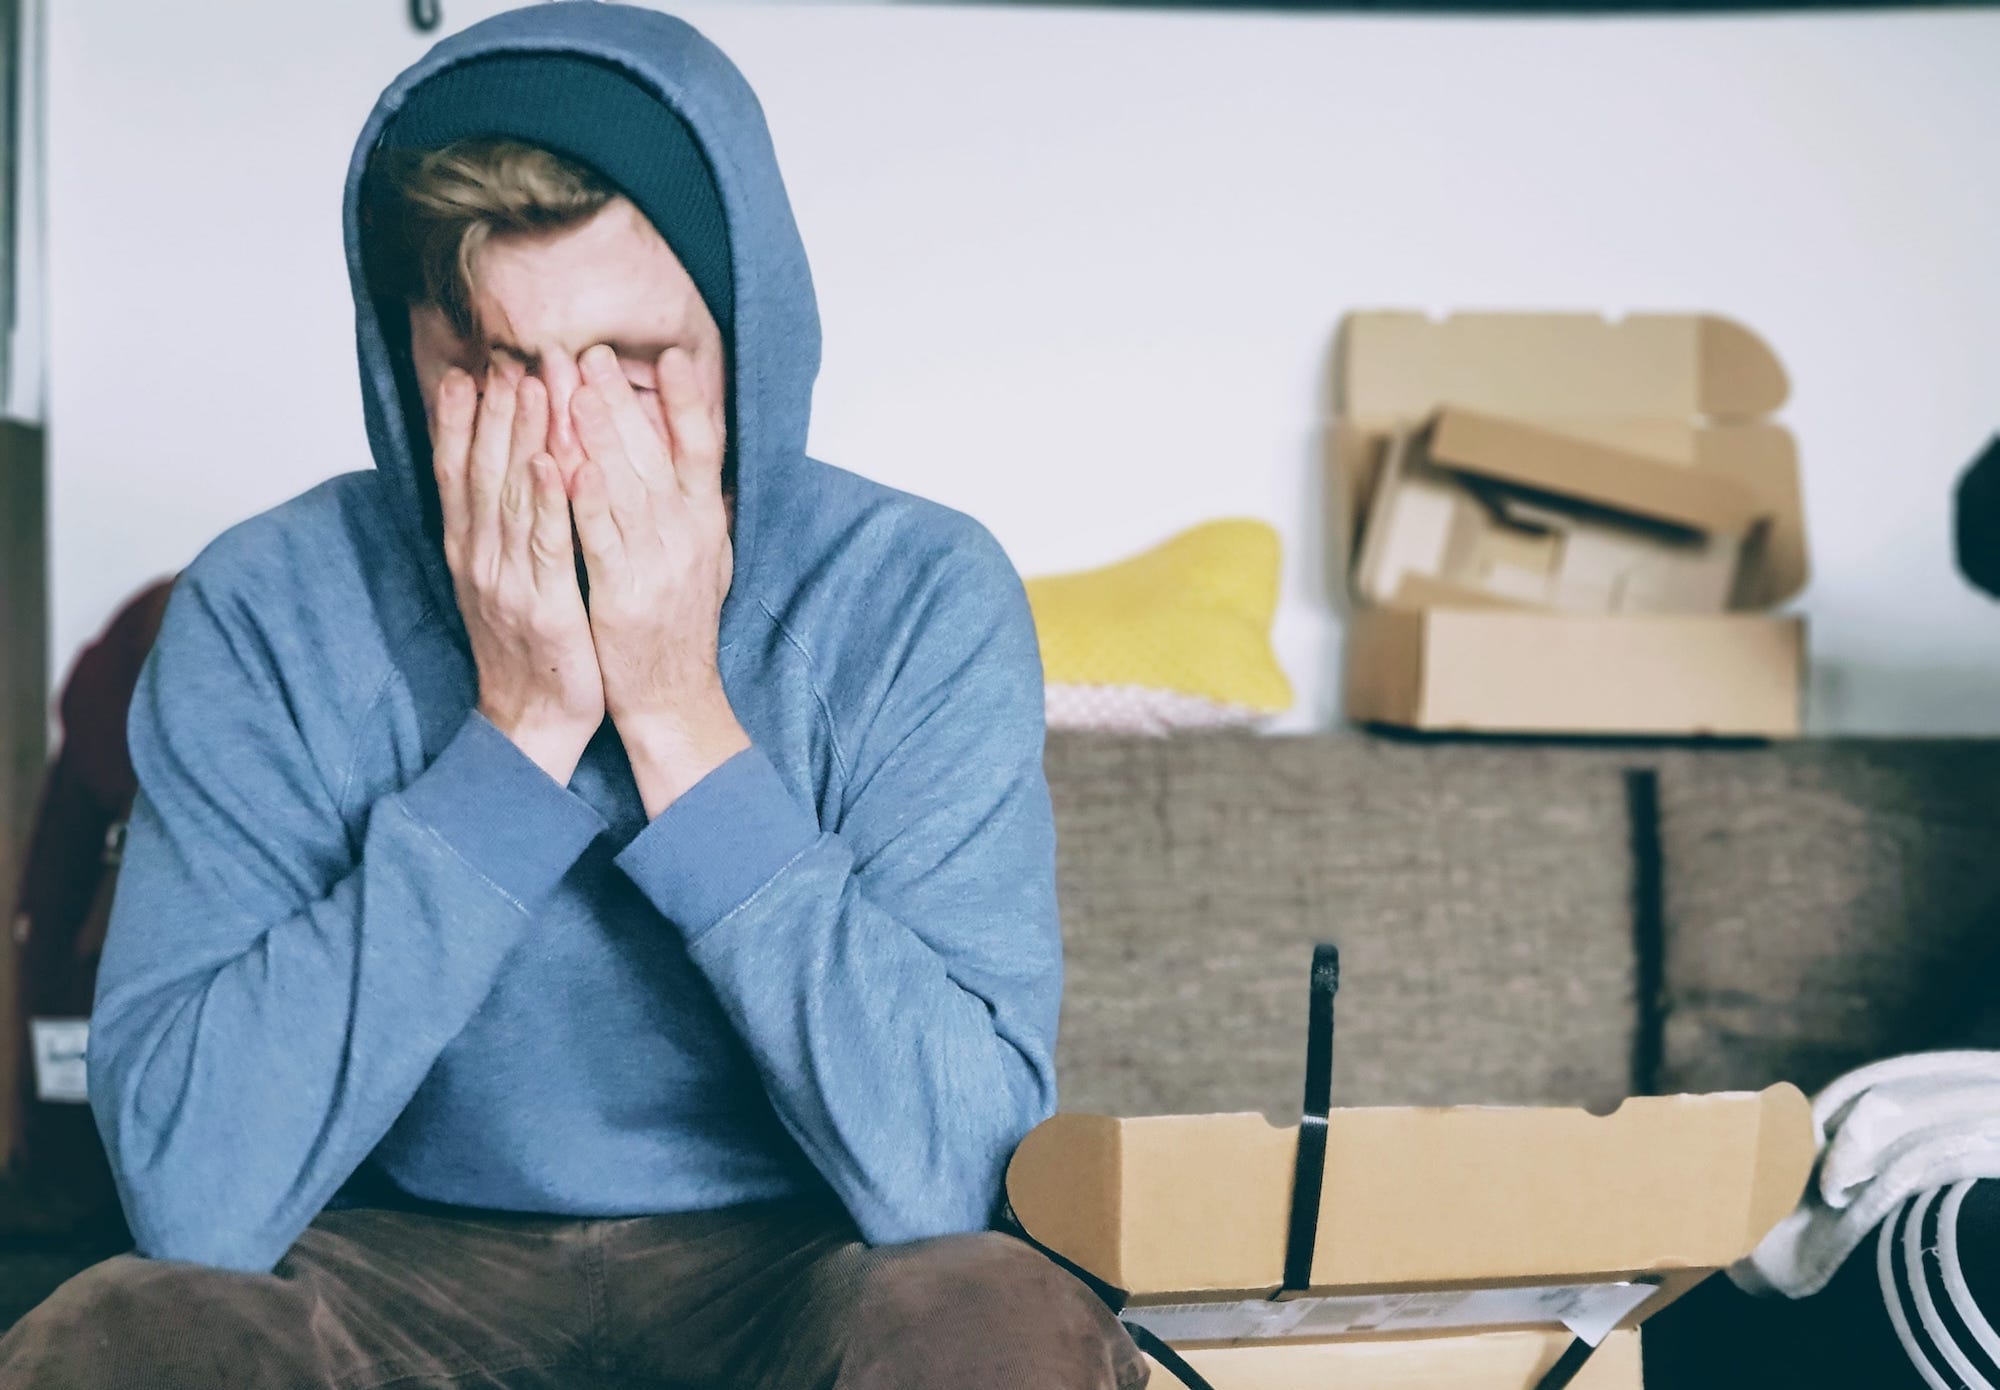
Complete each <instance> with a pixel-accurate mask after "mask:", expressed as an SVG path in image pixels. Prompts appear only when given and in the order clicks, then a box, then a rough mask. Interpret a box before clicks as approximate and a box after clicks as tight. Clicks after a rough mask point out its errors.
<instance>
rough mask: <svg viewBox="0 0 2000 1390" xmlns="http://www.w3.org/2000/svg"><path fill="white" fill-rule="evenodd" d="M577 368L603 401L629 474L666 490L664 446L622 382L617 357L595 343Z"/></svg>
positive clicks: (668, 475) (669, 468)
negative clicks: (629, 470)
mask: <svg viewBox="0 0 2000 1390" xmlns="http://www.w3.org/2000/svg"><path fill="white" fill-rule="evenodd" d="M578 365H579V367H580V368H581V370H582V372H583V377H584V380H585V381H587V382H589V383H590V385H591V387H592V388H593V390H595V391H596V393H597V394H598V396H599V397H600V398H601V399H602V400H603V402H604V404H605V407H606V409H607V411H608V412H609V415H610V420H611V427H612V428H613V429H614V430H616V431H617V433H618V439H619V442H620V443H621V444H622V445H623V446H624V453H625V458H626V460H627V462H628V463H629V464H630V465H631V468H632V471H633V472H634V473H635V474H637V475H638V477H639V479H640V481H641V482H643V483H644V484H645V485H646V486H647V487H648V488H649V489H655V490H657V489H661V488H664V487H666V486H667V485H668V484H669V483H671V482H672V481H673V476H674V475H673V465H672V464H671V462H669V460H668V458H667V450H666V446H665V444H664V442H663V441H662V440H661V439H660V435H659V431H658V430H656V429H654V427H653V425H652V422H651V421H649V420H648V419H647V418H646V408H645V407H644V406H642V405H641V404H640V403H639V393H638V392H636V391H634V390H633V389H632V383H631V382H630V381H627V380H626V379H625V373H624V371H623V370H622V369H621V368H620V367H619V365H618V355H617V354H616V353H614V352H613V351H612V350H611V349H610V348H609V347H607V346H605V345H604V344H602V343H599V344H596V345H595V346H593V347H591V348H589V349H587V350H586V351H585V352H584V354H583V359H582V361H581V362H580V363H579V364H578ZM614 495H615V494H614Z"/></svg>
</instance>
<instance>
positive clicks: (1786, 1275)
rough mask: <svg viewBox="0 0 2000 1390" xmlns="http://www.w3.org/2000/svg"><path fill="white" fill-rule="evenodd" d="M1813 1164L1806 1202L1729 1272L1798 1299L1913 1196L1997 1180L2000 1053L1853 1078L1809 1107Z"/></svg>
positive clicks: (1924, 1056) (1751, 1286)
mask: <svg viewBox="0 0 2000 1390" xmlns="http://www.w3.org/2000/svg"><path fill="white" fill-rule="evenodd" d="M1813 1126H1814V1129H1815V1131H1816V1135H1817V1138H1818V1140H1819V1145H1820V1159H1819V1164H1818V1166H1817V1167H1816V1168H1815V1170H1814V1175H1813V1181H1812V1183H1811V1185H1810V1186H1808V1187H1807V1189H1806V1194H1805V1198H1804V1200H1803V1201H1801V1202H1800V1203H1799V1205H1798V1207H1797V1208H1796V1209H1794V1210H1793V1211H1792V1212H1791V1214H1789V1215H1788V1216H1786V1217H1785V1218H1784V1219H1783V1220H1782V1221H1780V1222H1779V1223H1778V1224H1777V1226H1776V1227H1775V1228H1773V1229H1772V1231H1771V1232H1770V1234H1768V1235H1767V1236H1765V1237H1764V1239H1763V1241H1762V1243H1760V1244H1759V1245H1758V1246H1757V1248H1756V1250H1755V1251H1753V1252H1752V1253H1751V1255H1750V1257H1749V1258H1748V1259H1746V1260H1744V1261H1742V1262H1740V1263H1739V1264H1737V1265H1735V1266H1734V1267H1733V1268H1731V1270H1730V1271H1729V1276H1730V1278H1731V1279H1733V1280H1735V1282H1736V1283H1737V1285H1738V1286H1739V1287H1741V1288H1743V1289H1746V1290H1748V1291H1750V1292H1752V1293H1769V1292H1777V1293H1782V1294H1785V1295H1787V1296H1789V1297H1791V1298H1805V1297H1807V1296H1808V1295H1810V1294H1814V1293H1817V1292H1819V1290H1821V1289H1822V1288H1824V1287H1826V1284H1827V1281H1829V1280H1830V1279H1832V1278H1833V1276H1834V1272H1835V1271H1836V1270H1838V1269H1839V1268H1840V1265H1841V1262H1842V1261H1843V1260H1845V1259H1846V1258H1847V1256H1848V1255H1850V1254H1852V1253H1853V1251H1854V1250H1855V1248H1856V1247H1857V1246H1859V1245H1860V1244H1861V1242H1862V1240H1864V1239H1865V1238H1866V1237H1867V1235H1868V1233H1869V1231H1871V1230H1873V1229H1874V1228H1875V1226H1876V1225H1877V1224H1878V1223H1879V1222H1880V1221H1881V1220H1882V1219H1883V1218H1884V1217H1885V1216H1887V1215H1888V1214H1889V1213H1890V1212H1891V1211H1893V1210H1894V1209H1895V1207H1896V1205H1897V1203H1899V1202H1901V1201H1902V1200H1904V1199H1905V1198H1907V1197H1909V1196H1910V1195H1911V1194H1912V1193H1915V1192H1921V1191H1924V1190H1925V1189H1927V1188H1934V1187H1944V1186H1947V1185H1949V1184H1951V1183H1955V1182H1962V1181H1965V1180H1967V1179H1970V1178H2000V1052H1918V1053H1911V1054H1909V1055H1907V1056H1903V1057H1892V1058H1890V1059H1889V1060H1887V1061H1884V1062H1877V1063H1875V1064H1873V1065H1872V1066H1866V1067H1862V1068H1860V1069H1858V1070H1856V1071H1851V1072H1849V1073H1848V1074H1847V1075H1845V1076H1843V1077H1841V1078H1840V1079H1839V1080H1837V1081H1835V1082H1834V1083H1833V1084H1832V1085H1830V1086H1828V1087H1827V1088H1826V1089H1825V1090H1824V1091H1822V1092H1820V1094H1819V1095H1818V1096H1816V1097H1815V1098H1814V1100H1813Z"/></svg>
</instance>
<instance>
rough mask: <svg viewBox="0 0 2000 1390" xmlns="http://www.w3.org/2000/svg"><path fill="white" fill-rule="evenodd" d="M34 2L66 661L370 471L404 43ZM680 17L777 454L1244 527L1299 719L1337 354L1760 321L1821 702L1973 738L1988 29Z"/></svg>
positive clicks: (1069, 524) (1980, 685) (471, 10)
mask: <svg viewBox="0 0 2000 1390" xmlns="http://www.w3.org/2000/svg"><path fill="white" fill-rule="evenodd" d="M494 8H499V6H495V5H490V4H485V3H480V4H475V3H471V2H470V0H447V3H446V5H445V10H446V17H447V20H448V22H451V23H454V24H464V23H468V22H470V21H472V20H473V19H475V18H477V17H479V16H480V15H483V14H485V13H488V12H490V11H491V10H492V9H494ZM51 10H52V13H51V15H50V26H51V29H52V34H51V50H50V76H51V80H50V87H51V101H52V107H51V112H50V124H51V139H52V144H51V159H50V164H51V172H52V183H51V189H50V195H51V208H50V215H51V228H50V231H51V235H50V242H51V246H52V250H53V266H52V302H53V323H52V345H53V352H52V378H51V385H52V393H51V419H52V421H53V439H52V442H53V459H52V464H53V488H52V491H53V501H52V507H53V516H52V528H53V546H54V561H53V565H54V574H53V589H54V600H53V601H54V613H53V624H54V629H53V630H54V640H55V643H56V650H55V658H56V674H57V675H60V674H61V672H62V669H63V666H64V665H65V663H66V661H67V658H68V655H69V654H70V653H72V652H73V651H74V649H75V648H76V647H77V645H78V644H80V643H81V642H82V641H84V640H85V639H86V638H87V637H88V636H89V635H90V633H91V632H93V631H94V630H95V629H96V627H97V626H98V625H99V624H100V623H101V622H102V621H103V620H104V619H105V617H106V616H107V615H108V613H109V612H110V610H111V608H112V607H113V605H115V603H116V602H117V601H118V600H119V599H120V598H121V597H122V596H123V595H124V594H126V593H127V592H128V591H130V590H131V589H133V588H134V587H136V586H137V585H138V584H139V583H140V582H142V581H143V580H144V579H146V578H147V577H149V576H151V575H153V574H155V573H157V572H161V571H164V570H168V569H170V568H172V567H174V566H176V565H178V564H180V563H183V562H184V561H185V560H186V559H187V558H188V557H189V556H190V555H191V554H192V553H193V552H194V550H195V549H196V548H197V547H198V546H199V545H200V544H201V542H202V541H203V540H204V539H205V538H207V537H208V536H209V535H211V534H213V533H214V532H215V531H217V530H218V529H220V528H221V527H222V526H224V525H225V524H227V523H229V522H231V521H233V520H235V519H236V518H238V517H241V516H244V515H246V514H249V513H251V512H253V511H256V510H258V509H261V508H263V507H265V506H268V505H270V504H272V503H274V502H276V501H278V500H280V499H282V498H284V497H286V496H289V495H291V494H292V493H295V492H297V491H299V490H300V489H302V488H304V487H305V486H307V485H309V484H310V483H312V482H314V481H316V480H317V479H319V478H322V477H324V476H326V475H328V474H330V473H333V472H337V471H340V470H343V469H348V468H353V467H357V466H364V465H365V464H366V462H367V454H366V444H365V440H364V438H363V435H362V430H361V415H360V407H359V395H358V391H357V384H356V374H355V366H354V361H353V349H352V326H351V318H350V314H351V307H350V304H349V301H348V295H347V287H346V281H345V275H344V271H343V266H342V260H341V248H340V240H339V232H340V229H339V197H340V183H341V176H342V172H343V170H344V167H345V161H346V159H347V156H348V153H349V150H350V148H351V144H352V140H353V137H354V134H355V132H356V131H357V129H358V128H359V125H360V122H361V120H362V118H363V116H364V115H365V114H366V112H367V109H368V107H369V106H370V104H371V103H372V100H373V97H374V95H375V94H376V92H377V91H378V90H379V89H380V88H381V87H382V86H383V85H384V84H385V83H386V82H387V81H388V80H389V78H390V77H391V76H393V75H394V73H395V72H396V71H398V70H399V69H400V68H402V67H403V66H405V65H406V64H408V63H409V62H410V61H412V60H414V59H415V58H416V56H417V55H418V54H419V53H420V52H421V50H422V48H423V46H424V41H423V40H422V39H420V38H419V37H418V36H416V35H414V34H413V33H411V32H410V31H409V30H408V28H407V25H405V24H404V23H403V22H402V20H401V18H400V15H401V11H402V7H401V6H399V5H391V4H382V5H379V6H359V5H355V4H352V3H349V2H346V0H310V2H309V0H291V2H290V3H287V4H285V5H255V6H252V5H229V4H221V3H210V4H206V5H200V6H189V5H159V4H156V3H152V0H96V2H95V3H92V4H66V5H56V6H52V7H51ZM688 13H689V14H690V17H692V18H694V19H695V20H696V22H697V23H699V24H701V25H702V26H703V27H704V28H705V29H706V30H707V31H708V32H709V33H710V34H711V35H712V36H714V37H715V38H716V39H717V40H718V41H719V42H720V43H721V44H722V46H723V47H724V48H725V49H727V50H728V51H729V52H730V53H731V54H732V55H734V56H735V58H736V59H737V61H738V62H739V63H740V64H741V66H742V67H743V68H744V70H745V71H746V72H747V74H748V75H749V77H750V79H751V81H752V83H753V84H754V85H755V86H756V87H757V89H758V90H759V92H760V93H761V94H762V97H763V101H764V104H765V108H766V110H767V112H768V113H769V116H770V119H771V124H772V127H773V130H774V132H775V136H776V140H777V144H778V149H779V153H780V156H781V158H782V160H783V162H784V166H785V170H786V173H787V177H788V180H789V183H790V186H791V189H792V193H793V198H794V200H795V203H796V206H797V210H798V215H799V220H800V223H801V225H802V227H803V230H804V233H805V237H806V244H807V247H808V249H809V250H810V252H811V255H812V258H813V266H814V272H815V276H816V278H817V281H818V285H819V290H820V295H821V306H822V312H823V315H824V319H825V329H826V345H827V346H826V368H825V371H824V374H823V376H822V378H821V385H820V390H819V395H818V405H819V409H818V413H817V416H816V419H815V425H814V429H813V438H812V442H813V445H814V448H815V452H817V453H818V454H819V455H820V456H822V457H825V458H828V459H830V460H832V461H834V462H837V463H841V464H844V465H847V466H849V467H853V468H856V469H858V470H860V471H862V472H864V473H868V474H870V475H872V476H875V477H878V478H881V479H883V480H885V481H887V482H891V483H895V484H897V485H900V486H905V487H910V488H913V489H916V490H918V491H922V492H926V493H929V494H931V495H933V496H936V497H939V498H941V499H943V500H945V501H947V502H950V503H952V504H954V505H956V506H960V507H963V508H965V509H967V510H969V511H971V512H973V513H974V514H976V515H978V516H980V517H981V518H983V519H984V520H985V521H986V522H987V523H988V524H989V525H990V526H991V527H992V528H993V529H994V530H995V531H996V532H997V533H998V535H999V536H1000V538H1001V539H1002V541H1003V542H1004V543H1005V544H1006V545H1007V546H1008V547H1009V549H1010V550H1011V551H1012V553H1013V555H1014V558H1015V560H1016V563H1017V564H1018V565H1019V566H1020V567H1021V568H1022V569H1023V570H1024V571H1025V572H1029V573H1034V572H1042V571H1048V570H1051V569H1060V568H1071V567H1078V566H1083V565H1089V564H1096V563H1100V562H1102V561H1105V560H1108V559H1111V558H1114V557H1116V556H1119V555H1121V554H1123V553H1126V552H1128V551H1130V550H1133V549H1136V548H1138V547H1141V546H1143V545H1146V544H1148V543H1150V542H1152V541H1154V540H1156V539H1158V538H1160V537H1162V536H1163V535H1165V534H1167V533H1169V532H1171V531H1173V530H1175V529H1177V528H1179V527H1181V526H1184V525H1187V524H1190V523H1193V522H1195V521H1198V520H1201V519H1203V518H1206V517H1211V516H1216V515H1222V514H1241V513H1247V514H1251V515H1257V516H1262V517H1265V518H1267V519H1269V520H1270V521H1271V522H1273V523H1274V524H1275V525H1277V526H1278V528H1279V529H1280V531H1281V532H1282V533H1283V534H1284V537H1285V540H1286V543H1287V548H1288V551H1287V559H1286V575H1285V588H1286V597H1285V601H1284V605H1283V609H1282V611H1281V614H1280V617H1279V623H1278V635H1279V643H1280V648H1281V654H1282V656H1283V659H1284V661H1285V663H1286V665H1287V667H1288V669H1289V670H1290V672H1291V674H1292V676H1293V679H1294V681H1295V683H1296V685H1297V686H1298V688H1299V691H1300V694H1301V703H1300V706H1299V708H1298V710H1297V711H1296V713H1295V715H1294V716H1293V717H1292V718H1291V719H1290V720H1288V721H1287V723H1286V725H1285V727H1298V726H1305V725H1313V724H1323V723H1326V722H1328V721H1329V720H1330V719H1331V718H1332V717H1333V715H1334V712H1335V705H1336V696H1335V691H1336V689H1337V684H1338V682H1337V665H1338V659H1339V656H1338V632H1337V627H1336V624H1335V621H1334V618H1333V615H1332V613H1331V611H1330V608H1329V605H1328V602H1327V597H1326V589H1327V586H1326V584H1325V582H1324V580H1323V577H1322V565H1323V562H1322V547H1321V525H1320V518H1321V515H1322V510H1323V508H1322V503H1321V497H1322V487H1321V480H1320V476H1319V463H1318V457H1319V455H1318V437H1319V430H1320V426H1321V421H1322V417H1323V415H1324V410H1325V397H1326V386H1325V381H1326V366H1327V355H1328V350H1329V347H1330V345H1331V340H1332V335H1333V330H1334V326H1335V324H1336V322H1337V321H1338V319H1339V317H1340V315H1341V313H1342V312H1343V311H1345V310H1347V309H1349V308H1351V307H1358V306H1385V305H1386V306H1416V307H1425V308H1433V309H1439V310H1443V309H1447V308H1477V307H1567V308H1589V309H1598V308H1602V309H1609V310H1614V311H1619V310H1624V309H1628V308H1709V309H1717V310H1721V311H1724V312H1727V313H1729V314H1731V315H1733V316H1735V317H1738V318H1740V319H1742V320H1743V321H1744V322H1746V323H1748V324H1750V325H1751V326H1753V327H1754V328H1756V329H1757V330H1759V331H1760V332H1761V333H1763V334H1764V335H1765V336H1766V337H1768V338H1769V339H1770V340H1771V341H1772V342H1773V343H1774V344H1775V345H1776V346H1777V348H1778V350H1779V352H1780V353H1781V354H1782V355H1783V356H1784V357H1785V359H1786V361H1787V362H1788V364H1789V366H1790V367H1791V369H1792V373H1793V377H1794V381H1795V391H1794V396H1793V401H1792V403H1791V405H1790V406H1789V407H1788V408H1787V410H1786V412H1785V418H1786V419H1787V420H1788V421H1789V422H1790V424H1791V426H1792V427H1793V429H1794V430H1795V432H1796V433H1797V435H1798V436H1799V439H1800V444H1801V450H1802V455H1803V458H1804V461H1805V467H1806V482H1807V492H1808V504H1809V509H1810V523H1811V527H1812V539H1813V543H1814V547H1815V560H1816V564H1817V578H1816V580H1815V582H1814V584H1813V586H1812V588H1811V590H1810V592H1809V593H1808V595H1807V596H1806V599H1805V601H1804V604H1803V606H1804V608H1805V610H1806V611H1807V612H1809V613H1810V614H1811V615H1812V617H1813V620H1814V623H1815V635H1814V646H1815V651H1816V657H1817V674H1816V677H1815V684H1814V691H1813V715H1814V723H1815V725H1816V726H1817V727H1818V728H1820V729H1822V730H1826V731H1871V732H1892V731H1924V732H1943V731H1986V732H2000V607H1995V606H1992V605H1989V604H1987V603H1985V602H1984V601H1982V600H1980V599H1978V598H1976V597H1975V596H1974V595H1972V594H1971V593H1970V592H1969V591H1968V590H1967V589H1966V588H1965V586H1964V585H1963V584H1962V583H1961V582H1960V581H1959V580H1958V579H1957V578H1956V577H1955V576H1954V574H1953V571H1952V567H1951V559H1950V528H1949V516H1950V513H1949V490H1950V486H1951V483H1952V480H1953V478H1954V477H1955V475H1956V472H1957V470H1958V469H1959V468H1961V467H1962V466H1963V465H1964V464H1965V463H1966V462H1967V461H1968V460H1969V459H1970V458H1971V457H1972V456H1973V455H1974V453H1975V452H1976V451H1977V450H1978V449H1979V448H1980V447H1981V446H1982V445H1983V443H1984V441H1985V440H1986V439H1987V438H1988V437H1989V436H1990V435H1991V434H1993V433H1994V432H1995V431H1996V430H2000V262H1996V248H2000V187H1997V186H1996V184H1995V181H1994V173H1995V168H1996V164H1995V154H1994V152H1995V150H1996V148H2000V82H1996V81H1995V80H1994V74H1995V73H1996V72H2000V13H1994V12H1985V13H1981V12H1942V13H1926V12H1910V13H1892V14H1882V15H1859V16H1847V15H1842V16H1832V17H1803V18H1754V19H1741V18H1736V19H1701V20H1682V19H1662V20H1560V21H1539V20H1538V21H1521V20H1511V21H1500V20H1476V19H1455V18H1454V19H1424V20H1417V19H1385V18H1371V17H1317V16H1307V17H1299V16H1278V15H1264V16H1241V15H1231V16H1211V15H1200V14H1185V13H1144V12H1129V11H1118V12H1070V11H1059V10H1050V11H1034V10H1019V11H1013V10H992V9H965V10H949V9H917V8H887V7H879V8H878V7H870V8H840V7H827V6H813V7H810V8H804V9H787V8H780V7H772V6H750V7H742V8H730V9H726V10H718V9H701V10H690V11H688Z"/></svg>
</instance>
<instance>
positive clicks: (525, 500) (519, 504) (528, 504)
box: [500, 458, 535, 566]
mask: <svg viewBox="0 0 2000 1390" xmlns="http://www.w3.org/2000/svg"><path fill="white" fill-rule="evenodd" d="M534 527H535V479H534V474H533V473H532V472H531V471H530V469H529V460H528V459H526V458H513V459H509V460H508V461H507V473H506V476H505V477H503V478H502V479H501V481H500V554H501V557H502V559H503V562H504V563H505V564H507V565H510V566H511V565H520V564H524V563H525V562H526V561H527V549H528V540H529V536H530V533H531V532H533V530H534Z"/></svg>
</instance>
